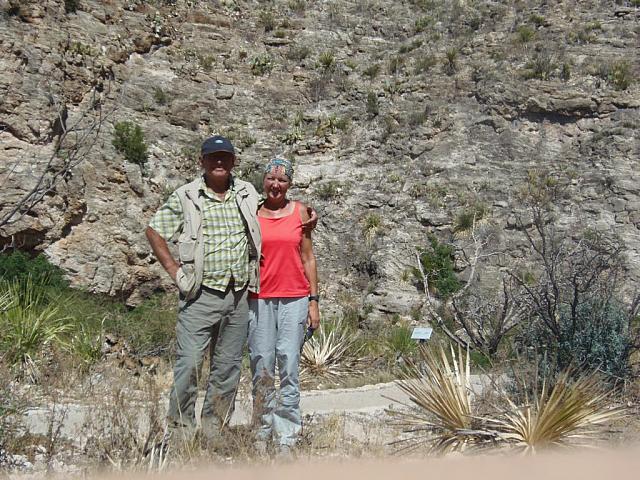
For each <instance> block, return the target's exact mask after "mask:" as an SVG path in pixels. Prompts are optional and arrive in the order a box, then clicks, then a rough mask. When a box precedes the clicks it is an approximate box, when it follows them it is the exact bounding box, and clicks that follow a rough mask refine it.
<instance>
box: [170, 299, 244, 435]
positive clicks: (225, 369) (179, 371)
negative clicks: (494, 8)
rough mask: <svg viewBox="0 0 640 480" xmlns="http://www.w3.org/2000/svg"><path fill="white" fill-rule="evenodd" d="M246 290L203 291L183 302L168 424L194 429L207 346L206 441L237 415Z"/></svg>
mask: <svg viewBox="0 0 640 480" xmlns="http://www.w3.org/2000/svg"><path fill="white" fill-rule="evenodd" d="M247 328H248V304H247V289H246V288H244V289H242V290H240V291H238V292H234V291H233V290H232V289H231V288H228V289H227V291H226V292H219V291H217V290H211V289H207V288H203V289H202V291H201V292H200V294H199V296H198V297H196V298H195V299H194V300H192V301H190V302H184V301H182V300H181V301H180V305H179V310H178V324H177V326H176V339H177V346H176V363H175V367H174V372H173V376H174V383H173V388H172V390H171V395H170V398H169V413H168V417H169V420H170V421H171V422H172V423H173V425H174V426H176V427H186V428H191V429H195V426H196V420H195V409H194V407H195V403H196V396H197V392H198V389H197V383H198V382H197V380H198V374H199V373H200V367H201V366H202V359H203V356H204V353H205V351H206V349H207V347H208V348H209V350H210V355H211V357H210V362H211V365H210V371H209V378H208V381H207V392H206V394H205V397H204V405H203V407H202V429H203V432H204V434H205V435H206V436H208V437H212V436H217V435H218V434H219V430H220V428H221V427H222V426H224V425H225V424H226V423H228V422H229V418H230V417H231V414H232V413H233V409H234V402H235V396H236V391H237V388H238V381H239V380H240V366H241V363H242V350H243V348H244V344H245V341H246V339H247Z"/></svg>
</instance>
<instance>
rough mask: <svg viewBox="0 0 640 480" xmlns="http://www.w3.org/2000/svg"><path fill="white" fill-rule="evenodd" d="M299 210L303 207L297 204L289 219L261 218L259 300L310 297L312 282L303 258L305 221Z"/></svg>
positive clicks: (287, 217) (259, 218)
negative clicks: (303, 228) (310, 282)
mask: <svg viewBox="0 0 640 480" xmlns="http://www.w3.org/2000/svg"><path fill="white" fill-rule="evenodd" d="M299 210H300V204H299V203H298V202H296V203H295V206H294V209H293V213H292V214H291V215H287V216H286V217H281V218H265V217H258V221H259V222H260V230H261V231H262V258H261V259H260V293H259V295H258V298H277V297H283V298H292V297H306V296H307V295H309V292H310V289H309V280H307V277H306V276H305V274H304V267H303V266H302V258H301V256H300V245H301V243H302V220H300V211H299Z"/></svg>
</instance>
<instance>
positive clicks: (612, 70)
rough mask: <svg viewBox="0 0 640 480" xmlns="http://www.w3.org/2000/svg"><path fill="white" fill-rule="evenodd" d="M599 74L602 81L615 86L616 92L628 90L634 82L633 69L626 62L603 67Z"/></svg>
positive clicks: (619, 61) (622, 61) (621, 61)
mask: <svg viewBox="0 0 640 480" xmlns="http://www.w3.org/2000/svg"><path fill="white" fill-rule="evenodd" d="M598 74H599V75H600V77H601V78H602V79H604V80H606V81H607V82H609V83H610V84H611V85H613V88H615V89H616V90H626V89H627V88H629V86H630V85H631V83H632V81H633V74H632V73H631V67H630V65H629V63H628V62H626V61H624V60H618V61H616V62H613V63H611V64H603V65H601V66H600V70H599V72H598Z"/></svg>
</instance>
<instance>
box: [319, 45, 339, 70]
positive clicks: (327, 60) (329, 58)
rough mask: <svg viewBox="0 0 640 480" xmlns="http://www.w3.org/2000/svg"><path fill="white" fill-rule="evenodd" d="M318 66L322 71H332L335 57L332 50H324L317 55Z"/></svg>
mask: <svg viewBox="0 0 640 480" xmlns="http://www.w3.org/2000/svg"><path fill="white" fill-rule="evenodd" d="M317 65H318V68H320V69H321V70H323V71H324V72H333V71H334V70H335V69H336V57H335V55H334V54H333V52H332V51H329V50H327V51H325V52H322V53H321V54H320V56H319V57H318V63H317Z"/></svg>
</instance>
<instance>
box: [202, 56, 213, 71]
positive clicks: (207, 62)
mask: <svg viewBox="0 0 640 480" xmlns="http://www.w3.org/2000/svg"><path fill="white" fill-rule="evenodd" d="M214 62H215V58H214V57H213V55H198V63H200V67H202V70H204V71H205V72H210V71H211V70H212V69H213V64H214Z"/></svg>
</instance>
